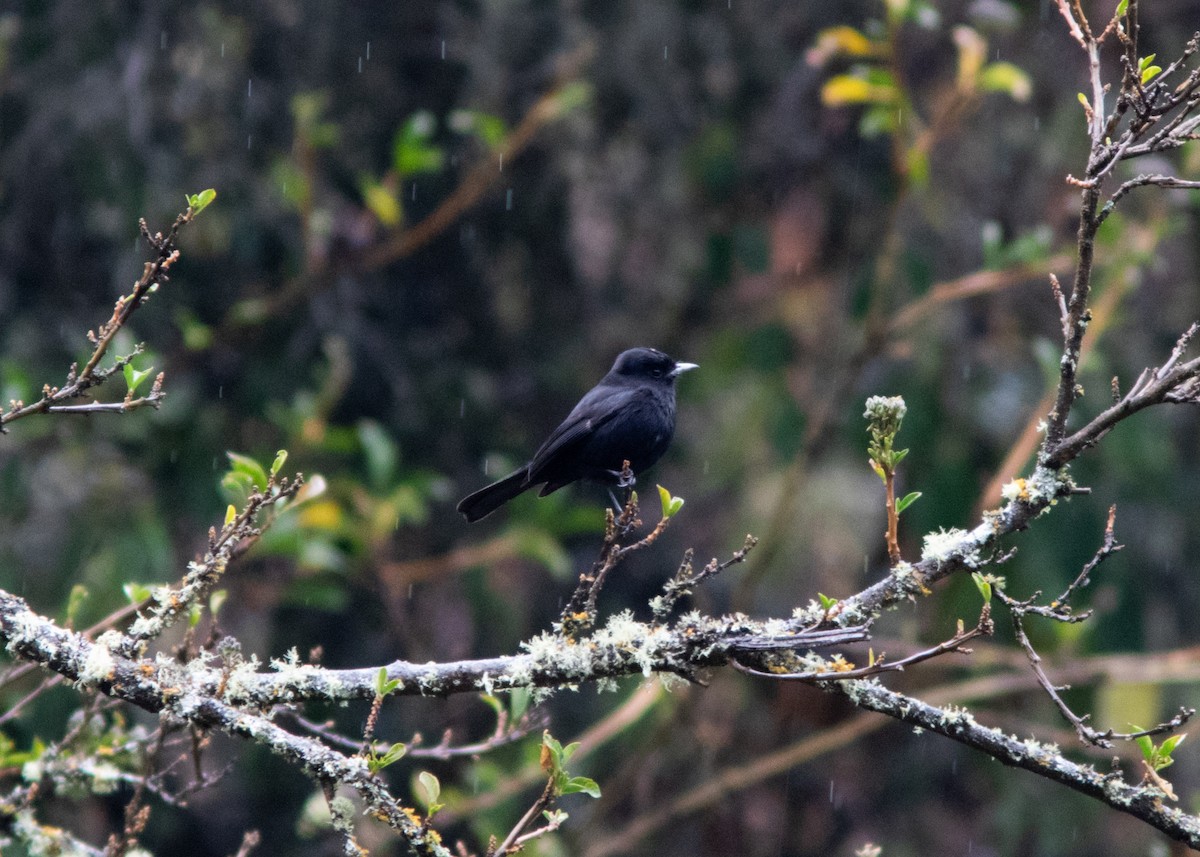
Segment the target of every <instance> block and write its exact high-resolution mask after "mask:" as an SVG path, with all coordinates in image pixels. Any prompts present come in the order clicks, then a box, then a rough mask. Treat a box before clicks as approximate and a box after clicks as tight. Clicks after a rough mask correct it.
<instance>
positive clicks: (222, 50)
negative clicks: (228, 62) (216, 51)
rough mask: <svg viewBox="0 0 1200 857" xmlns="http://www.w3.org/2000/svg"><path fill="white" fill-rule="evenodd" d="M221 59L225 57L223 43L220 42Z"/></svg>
mask: <svg viewBox="0 0 1200 857" xmlns="http://www.w3.org/2000/svg"><path fill="white" fill-rule="evenodd" d="M221 59H225V43H224V42H221Z"/></svg>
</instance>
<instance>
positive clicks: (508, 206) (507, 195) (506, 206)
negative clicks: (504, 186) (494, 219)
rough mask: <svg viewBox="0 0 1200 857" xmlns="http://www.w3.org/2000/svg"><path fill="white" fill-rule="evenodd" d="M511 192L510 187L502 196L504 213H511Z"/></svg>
mask: <svg viewBox="0 0 1200 857" xmlns="http://www.w3.org/2000/svg"><path fill="white" fill-rule="evenodd" d="M512 190H513V189H512V188H511V187H510V188H509V189H508V191H507V192H506V193H505V194H504V210H505V211H512Z"/></svg>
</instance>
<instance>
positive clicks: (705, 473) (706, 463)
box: [704, 458, 708, 476]
mask: <svg viewBox="0 0 1200 857" xmlns="http://www.w3.org/2000/svg"><path fill="white" fill-rule="evenodd" d="M704 475H705V476H707V475H708V459H707V458H706V459H704Z"/></svg>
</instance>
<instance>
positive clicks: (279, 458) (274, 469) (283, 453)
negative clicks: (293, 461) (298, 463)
mask: <svg viewBox="0 0 1200 857" xmlns="http://www.w3.org/2000/svg"><path fill="white" fill-rule="evenodd" d="M287 457H288V451H287V450H286V449H281V450H279V452H277V453H275V460H274V461H273V462H271V476H275V475H276V474H278V473H279V471H280V470H281V469H282V468H283V465H284V464H285V463H286V462H287Z"/></svg>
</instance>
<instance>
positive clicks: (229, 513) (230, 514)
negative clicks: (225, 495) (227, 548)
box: [224, 503, 238, 527]
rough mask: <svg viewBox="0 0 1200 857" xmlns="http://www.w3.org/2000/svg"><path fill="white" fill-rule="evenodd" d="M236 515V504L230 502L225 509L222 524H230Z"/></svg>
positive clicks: (235, 518)
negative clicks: (223, 522)
mask: <svg viewBox="0 0 1200 857" xmlns="http://www.w3.org/2000/svg"><path fill="white" fill-rule="evenodd" d="M237 516H238V510H237V506H235V505H233V504H232V503H230V504H229V505H228V506H227V507H226V509H225V524H224V526H226V527H228V526H229V525H230V524H232V523H233V522H234V521H236V520H237Z"/></svg>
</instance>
